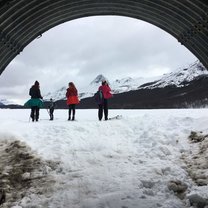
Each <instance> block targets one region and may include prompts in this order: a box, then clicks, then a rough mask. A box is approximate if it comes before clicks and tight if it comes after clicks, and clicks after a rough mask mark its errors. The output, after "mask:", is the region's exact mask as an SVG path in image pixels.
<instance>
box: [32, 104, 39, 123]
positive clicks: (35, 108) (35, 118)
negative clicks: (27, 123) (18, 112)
mask: <svg viewBox="0 0 208 208" xmlns="http://www.w3.org/2000/svg"><path fill="white" fill-rule="evenodd" d="M39 110H40V108H39V107H38V106H33V107H31V114H30V117H31V118H32V121H38V119H39Z"/></svg>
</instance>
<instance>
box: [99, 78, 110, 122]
mask: <svg viewBox="0 0 208 208" xmlns="http://www.w3.org/2000/svg"><path fill="white" fill-rule="evenodd" d="M98 90H99V91H101V92H102V95H103V102H102V103H100V104H98V118H99V120H100V121H101V120H102V118H103V111H104V117H105V120H108V99H109V98H111V97H112V94H111V88H110V87H109V85H108V83H107V82H106V81H105V80H104V81H102V85H101V86H100V87H99V88H98Z"/></svg>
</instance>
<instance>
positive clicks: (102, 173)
mask: <svg viewBox="0 0 208 208" xmlns="http://www.w3.org/2000/svg"><path fill="white" fill-rule="evenodd" d="M67 114H68V112H67V110H56V111H55V113H54V117H55V120H54V121H49V116H48V114H47V111H46V110H45V109H42V110H41V111H40V121H39V122H37V123H36V122H34V123H33V122H31V121H30V122H29V110H9V109H6V110H2V109H1V110H0V123H1V125H0V142H1V143H0V154H1V162H0V170H1V171H2V173H1V174H2V175H0V176H1V177H0V180H1V179H2V178H3V173H4V177H9V176H8V175H9V174H10V172H9V170H11V168H12V167H11V164H10V163H11V161H13V162H14V160H15V157H14V158H12V159H11V158H10V157H12V156H11V154H12V153H13V152H14V151H13V150H12V148H16V149H18V148H19V150H20V149H21V151H22V152H21V154H19V155H21V157H20V158H24V159H25V158H26V159H27V161H30V162H28V163H25V164H24V165H25V166H24V168H26V167H27V166H28V165H30V166H31V163H32V164H33V162H31V161H36V162H34V165H32V166H31V167H30V168H31V171H29V169H27V170H26V169H24V170H23V171H22V172H21V175H20V176H21V177H22V182H21V184H23V181H27V183H25V187H23V188H21V187H19V186H20V185H21V184H19V185H18V187H17V185H15V186H14V187H16V191H17V190H18V193H19V194H18V195H16V198H15V200H14V197H13V199H12V197H11V196H12V194H11V192H12V191H13V192H15V189H14V188H13V189H12V188H11V187H12V183H10V185H8V184H6V185H5V184H4V182H5V181H4V180H3V179H2V181H3V182H2V181H0V188H1V186H3V188H4V189H5V191H6V194H7V195H8V197H6V201H5V203H4V204H2V205H0V207H1V206H2V207H4V208H5V207H13V208H21V207H22V208H26V207H27V208H32V207H33V208H36V207H37V208H42V207H44V208H45V207H50V208H68V207H69V208H155V207H162V208H183V207H184V208H185V207H190V206H191V205H190V202H189V200H188V196H190V195H193V194H198V195H197V196H200V197H201V198H203V199H204V200H205V201H206V200H207V199H208V186H200V187H198V186H197V185H196V184H195V183H194V181H193V180H192V178H191V177H190V175H189V174H188V172H187V169H186V166H187V164H186V163H185V162H184V160H183V159H182V158H183V157H182V156H184V155H190V154H192V153H193V152H197V148H198V146H197V144H191V143H190V142H189V140H188V136H189V135H190V133H191V131H197V132H199V131H201V132H203V133H204V134H207V133H208V109H183V110H182V109H180V110H179V109H178V110H169V109H167V110H110V111H109V114H110V117H111V116H114V115H117V114H119V115H120V114H121V115H122V119H120V120H109V121H101V122H100V121H98V119H97V110H77V111H76V121H67ZM18 141H21V142H20V143H18ZM15 142H16V143H15ZM30 148H31V149H30ZM19 150H18V151H19ZM24 151H26V153H27V154H26V153H25V154H24V153H23V152H24ZM6 154H7V155H6ZM22 155H26V156H24V157H22ZM31 155H32V156H31ZM3 156H5V157H3ZM8 158H10V159H8ZM34 158H36V160H34ZM37 158H38V159H37ZM6 159H8V161H7V160H6ZM16 159H17V157H16ZM26 159H25V160H26ZM29 159H30V160H29ZM204 160H207V158H204ZM37 161H38V162H37ZM3 162H5V163H6V165H5V164H4V165H2V167H1V164H3ZM16 163H17V165H18V164H20V163H21V161H20V160H17V161H16ZM13 166H14V164H13ZM19 168H20V167H19ZM32 169H33V170H32ZM35 169H36V170H35ZM13 171H15V169H13ZM205 171H207V170H205ZM206 174H207V175H208V172H206ZM34 175H36V176H34ZM37 175H38V176H37ZM8 180H9V179H8ZM28 181H30V183H28ZM176 181H179V182H181V183H182V184H185V186H187V187H186V189H185V190H184V192H185V196H182V195H180V194H179V195H180V196H179V195H178V196H177V194H176V193H174V191H173V190H171V188H170V183H173V182H176ZM5 183H6V182H5ZM2 184H3V185H2ZM8 193H9V194H8ZM182 194H184V193H182ZM7 195H6V196H7ZM205 204H206V202H205ZM198 207H199V206H198ZM203 207H205V206H203Z"/></svg>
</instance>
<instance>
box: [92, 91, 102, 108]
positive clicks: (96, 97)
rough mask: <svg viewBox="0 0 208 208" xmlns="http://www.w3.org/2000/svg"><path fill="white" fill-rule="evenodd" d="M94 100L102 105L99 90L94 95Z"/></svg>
mask: <svg viewBox="0 0 208 208" xmlns="http://www.w3.org/2000/svg"><path fill="white" fill-rule="evenodd" d="M94 99H95V102H96V103H97V104H98V105H99V104H102V103H103V99H104V98H103V93H102V91H101V90H98V91H97V92H96V93H95V94H94Z"/></svg>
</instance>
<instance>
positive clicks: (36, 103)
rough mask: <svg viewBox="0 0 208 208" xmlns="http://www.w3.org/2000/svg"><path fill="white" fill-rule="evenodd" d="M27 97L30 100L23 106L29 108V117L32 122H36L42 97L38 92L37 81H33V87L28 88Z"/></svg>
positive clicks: (41, 104)
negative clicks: (29, 97)
mask: <svg viewBox="0 0 208 208" xmlns="http://www.w3.org/2000/svg"><path fill="white" fill-rule="evenodd" d="M29 95H30V96H31V99H30V100H28V101H27V102H26V103H25V106H27V107H31V114H30V117H31V118H32V121H33V122H34V121H38V119H39V110H40V107H43V101H42V100H41V99H43V97H42V96H41V92H40V84H39V82H38V81H35V83H34V85H33V86H32V87H31V88H30V91H29Z"/></svg>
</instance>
